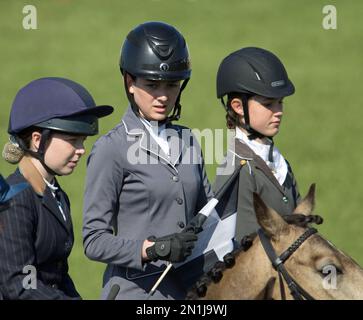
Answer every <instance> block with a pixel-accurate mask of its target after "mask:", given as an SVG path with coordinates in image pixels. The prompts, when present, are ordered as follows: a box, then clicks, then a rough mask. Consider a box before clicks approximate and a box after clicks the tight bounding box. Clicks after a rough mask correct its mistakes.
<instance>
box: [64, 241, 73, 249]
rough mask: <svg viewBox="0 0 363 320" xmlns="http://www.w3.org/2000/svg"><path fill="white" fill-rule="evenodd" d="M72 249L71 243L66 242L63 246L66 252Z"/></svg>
mask: <svg viewBox="0 0 363 320" xmlns="http://www.w3.org/2000/svg"><path fill="white" fill-rule="evenodd" d="M71 248H72V243H71V242H69V241H67V242H66V243H65V244H64V249H65V250H66V251H68V250H69V249H71Z"/></svg>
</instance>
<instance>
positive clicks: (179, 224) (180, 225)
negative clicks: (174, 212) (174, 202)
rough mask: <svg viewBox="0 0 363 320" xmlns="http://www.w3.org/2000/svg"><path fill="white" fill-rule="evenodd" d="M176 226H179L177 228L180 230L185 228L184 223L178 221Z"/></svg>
mask: <svg viewBox="0 0 363 320" xmlns="http://www.w3.org/2000/svg"><path fill="white" fill-rule="evenodd" d="M177 224H178V226H179V228H181V229H184V227H185V224H184V222H183V221H178V223H177Z"/></svg>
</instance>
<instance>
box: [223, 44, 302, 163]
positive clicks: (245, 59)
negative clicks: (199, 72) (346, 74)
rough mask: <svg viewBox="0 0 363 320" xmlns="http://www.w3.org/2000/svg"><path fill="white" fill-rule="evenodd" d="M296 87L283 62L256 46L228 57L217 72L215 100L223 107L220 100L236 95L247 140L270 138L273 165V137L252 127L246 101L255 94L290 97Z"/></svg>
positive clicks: (270, 156)
mask: <svg viewBox="0 0 363 320" xmlns="http://www.w3.org/2000/svg"><path fill="white" fill-rule="evenodd" d="M294 92H295V88H294V85H293V83H292V82H291V81H290V80H289V78H288V76H287V72H286V70H285V68H284V66H283V64H282V62H281V61H280V60H279V59H278V58H277V57H276V56H275V55H274V54H273V53H271V52H269V51H267V50H265V49H261V48H255V47H247V48H242V49H240V50H237V51H235V52H233V53H231V54H230V55H229V56H227V57H226V58H225V59H224V60H223V61H222V63H221V64H220V66H219V69H218V73H217V97H218V98H220V100H221V102H222V105H223V107H224V108H225V109H226V111H228V108H229V107H230V106H228V105H227V104H226V103H225V101H224V99H223V97H224V96H225V95H228V94H232V93H233V94H236V95H237V96H238V97H239V98H240V99H241V101H242V108H243V113H244V122H245V123H244V129H245V130H246V131H247V132H248V138H249V139H250V140H254V139H256V138H260V139H261V138H269V139H270V140H271V145H270V150H269V157H268V158H269V161H270V162H273V156H272V155H273V146H274V142H273V137H267V136H265V135H264V134H262V133H260V132H258V131H256V130H255V129H254V128H252V127H251V124H250V117H249V109H248V100H249V98H250V97H252V96H254V95H261V96H264V97H268V98H280V97H285V96H289V95H291V94H293V93H294Z"/></svg>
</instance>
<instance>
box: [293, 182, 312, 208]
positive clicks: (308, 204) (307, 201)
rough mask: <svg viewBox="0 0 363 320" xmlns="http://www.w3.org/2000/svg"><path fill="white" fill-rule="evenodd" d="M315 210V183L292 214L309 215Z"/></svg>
mask: <svg viewBox="0 0 363 320" xmlns="http://www.w3.org/2000/svg"><path fill="white" fill-rule="evenodd" d="M314 208H315V183H313V184H312V185H311V186H310V188H309V191H308V193H307V195H306V196H305V198H304V199H303V200H302V201H301V202H300V203H299V205H298V206H297V207H296V209H295V210H294V213H300V214H304V215H309V214H311V213H312V212H313V210H314Z"/></svg>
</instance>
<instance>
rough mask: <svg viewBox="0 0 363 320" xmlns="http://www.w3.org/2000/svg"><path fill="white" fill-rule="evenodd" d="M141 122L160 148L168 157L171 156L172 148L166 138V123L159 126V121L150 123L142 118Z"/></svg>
mask: <svg viewBox="0 0 363 320" xmlns="http://www.w3.org/2000/svg"><path fill="white" fill-rule="evenodd" d="M140 120H141V122H142V123H143V124H144V126H145V128H146V130H147V131H149V133H150V135H151V136H152V137H153V139H154V140H155V141H156V142H157V144H158V145H159V146H160V148H161V149H162V150H163V151H164V153H165V154H166V155H167V156H170V147H169V143H168V139H167V136H166V130H165V129H166V125H165V123H163V124H161V125H159V122H158V121H148V120H146V119H144V118H141V117H140Z"/></svg>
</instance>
